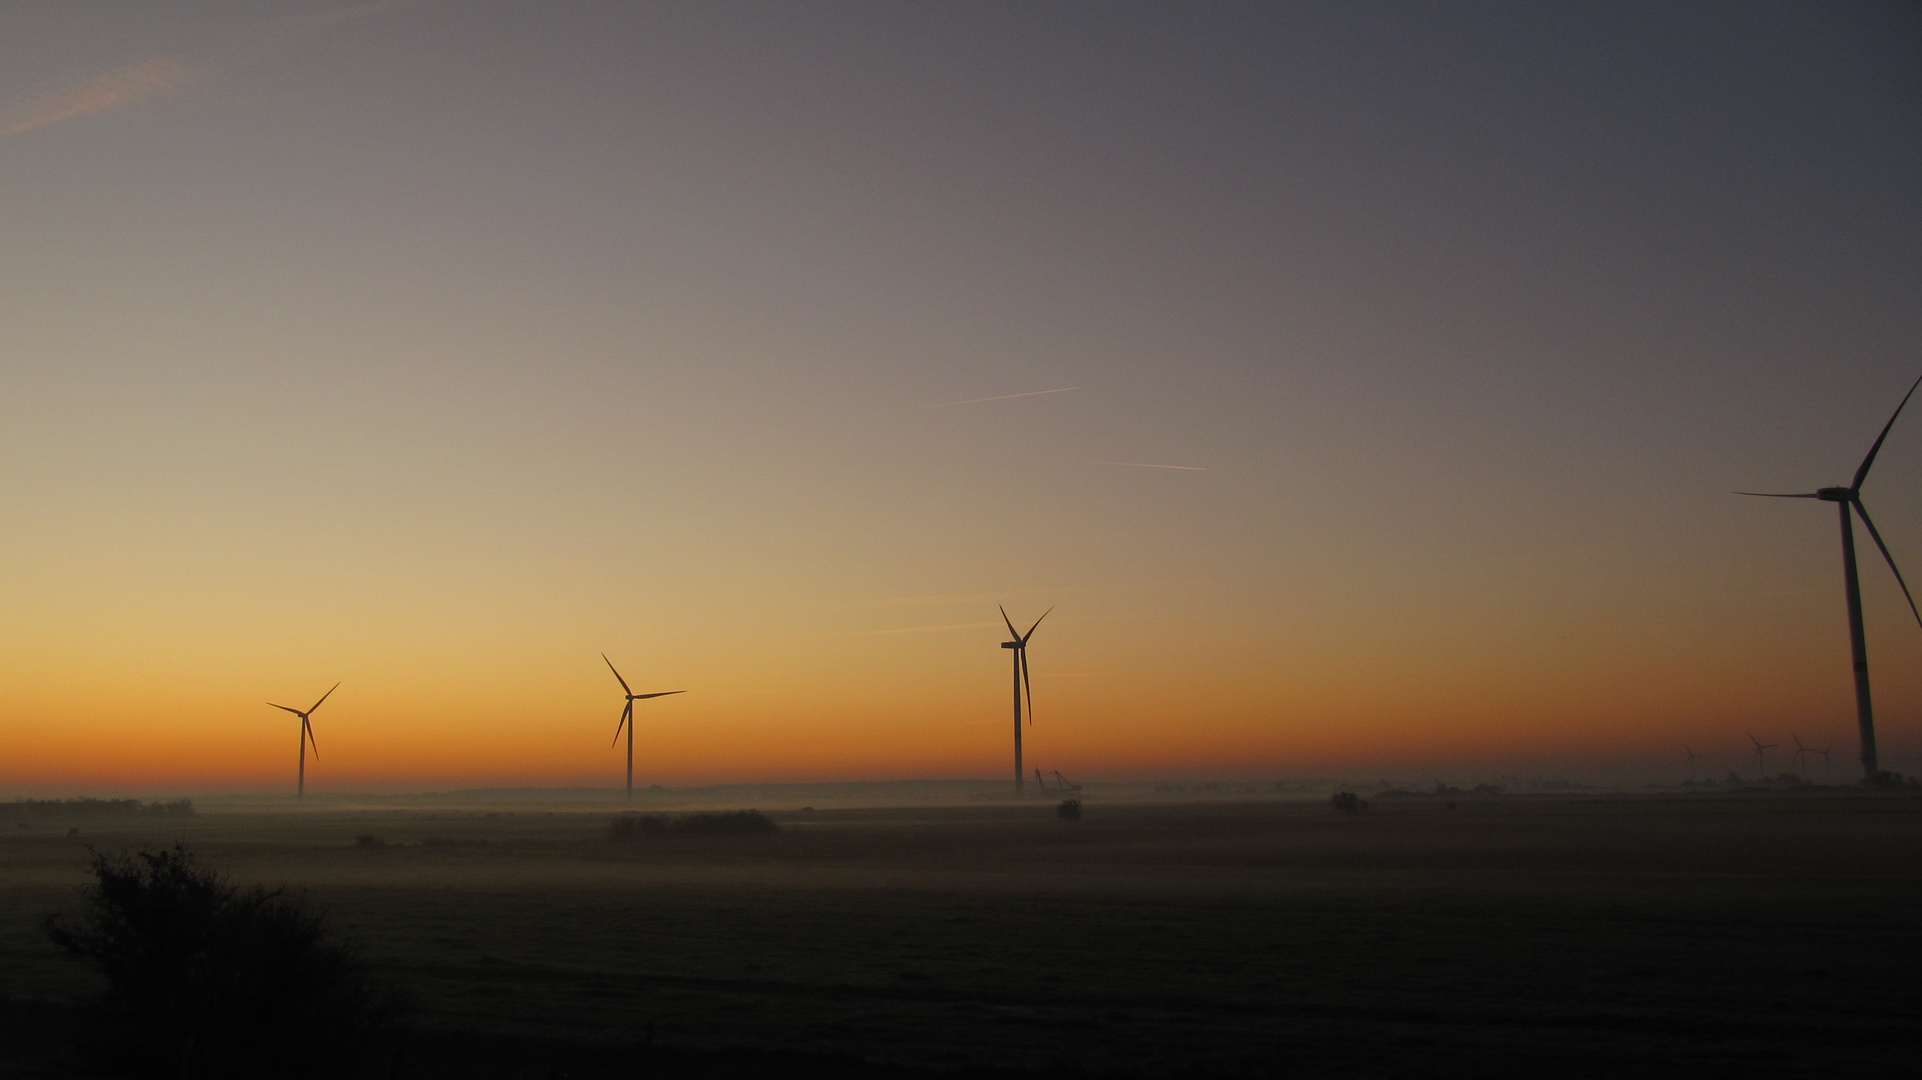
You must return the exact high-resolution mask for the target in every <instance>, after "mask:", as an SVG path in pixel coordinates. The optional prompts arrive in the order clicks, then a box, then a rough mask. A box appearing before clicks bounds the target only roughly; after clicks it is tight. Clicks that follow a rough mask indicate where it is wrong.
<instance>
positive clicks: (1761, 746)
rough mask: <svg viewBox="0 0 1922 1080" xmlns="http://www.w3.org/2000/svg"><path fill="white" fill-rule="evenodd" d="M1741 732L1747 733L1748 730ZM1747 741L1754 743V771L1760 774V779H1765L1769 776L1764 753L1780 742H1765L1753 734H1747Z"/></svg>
mask: <svg viewBox="0 0 1922 1080" xmlns="http://www.w3.org/2000/svg"><path fill="white" fill-rule="evenodd" d="M1742 734H1744V735H1748V732H1746V731H1745V732H1743V733H1742ZM1748 741H1750V742H1752V743H1754V744H1755V771H1756V772H1758V773H1760V774H1761V776H1762V779H1764V780H1767V779H1768V778H1769V769H1768V758H1767V756H1766V754H1767V752H1768V751H1770V750H1773V749H1775V748H1776V747H1777V746H1779V745H1781V744H1780V743H1772V742H1771V743H1765V742H1763V741H1762V740H1760V739H1758V738H1756V737H1755V736H1753V735H1749V737H1748Z"/></svg>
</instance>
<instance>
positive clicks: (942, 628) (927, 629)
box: [853, 622, 1001, 637]
mask: <svg viewBox="0 0 1922 1080" xmlns="http://www.w3.org/2000/svg"><path fill="white" fill-rule="evenodd" d="M1000 625H1001V624H1000V623H998V622H957V623H942V624H940V625H938V626H900V627H895V628H893V629H889V630H857V631H855V632H854V635H853V636H855V637H881V636H884V635H889V634H941V633H946V632H947V631H949V630H982V629H986V628H988V627H998V626H1000Z"/></svg>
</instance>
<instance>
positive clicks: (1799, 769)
mask: <svg viewBox="0 0 1922 1080" xmlns="http://www.w3.org/2000/svg"><path fill="white" fill-rule="evenodd" d="M1789 738H1790V739H1793V740H1794V741H1795V775H1797V776H1799V777H1801V778H1802V779H1804V780H1807V779H1808V778H1809V755H1810V754H1813V753H1815V750H1814V748H1813V747H1808V746H1803V745H1802V736H1800V735H1797V734H1796V733H1795V732H1793V731H1791V732H1789Z"/></svg>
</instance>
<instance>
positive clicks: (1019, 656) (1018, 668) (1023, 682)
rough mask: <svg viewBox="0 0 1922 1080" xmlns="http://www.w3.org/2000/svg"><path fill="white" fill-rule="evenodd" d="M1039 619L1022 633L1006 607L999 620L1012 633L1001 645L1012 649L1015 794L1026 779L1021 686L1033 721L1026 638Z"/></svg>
mask: <svg viewBox="0 0 1922 1080" xmlns="http://www.w3.org/2000/svg"><path fill="white" fill-rule="evenodd" d="M1053 610H1054V609H1053V608H1049V609H1048V611H1053ZM1048 611H1044V612H1042V613H1041V619H1045V618H1047V617H1048ZM1041 619H1036V620H1035V621H1034V626H1030V627H1028V632H1027V633H1025V634H1024V633H1022V632H1021V631H1019V630H1016V629H1015V628H1014V620H1013V619H1010V618H1008V609H1007V608H1002V609H1001V621H1002V622H1004V623H1007V624H1008V633H1010V634H1013V635H1014V640H1013V641H1004V642H1002V643H1001V647H1002V648H1004V649H1013V650H1014V793H1015V794H1016V795H1019V794H1021V793H1022V792H1023V791H1024V790H1025V787H1024V785H1025V784H1026V781H1027V777H1025V776H1023V775H1022V774H1021V691H1022V688H1023V687H1026V688H1027V692H1028V723H1030V724H1032V723H1034V686H1033V685H1032V684H1031V683H1029V682H1028V639H1029V638H1031V637H1033V636H1034V628H1035V626H1040V625H1041Z"/></svg>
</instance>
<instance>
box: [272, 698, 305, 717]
mask: <svg viewBox="0 0 1922 1080" xmlns="http://www.w3.org/2000/svg"><path fill="white" fill-rule="evenodd" d="M267 704H269V705H274V703H273V702H271V701H269V702H268V703H267ZM274 708H276V709H287V711H288V712H290V713H293V714H294V715H295V716H299V715H300V710H299V709H289V708H287V706H285V705H274Z"/></svg>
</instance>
